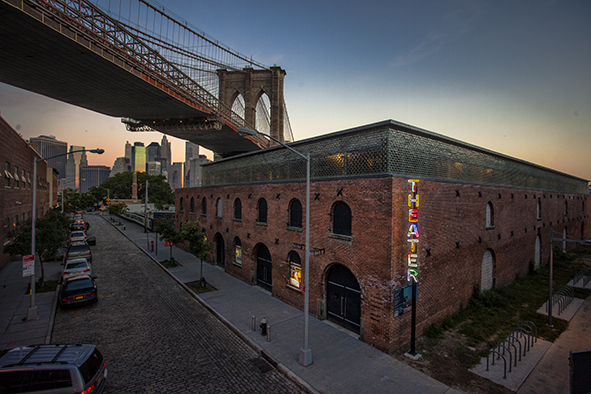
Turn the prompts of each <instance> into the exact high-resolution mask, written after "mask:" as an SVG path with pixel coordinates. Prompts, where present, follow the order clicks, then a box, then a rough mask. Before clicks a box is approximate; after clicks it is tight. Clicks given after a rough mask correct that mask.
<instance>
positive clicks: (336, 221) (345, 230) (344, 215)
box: [332, 201, 351, 236]
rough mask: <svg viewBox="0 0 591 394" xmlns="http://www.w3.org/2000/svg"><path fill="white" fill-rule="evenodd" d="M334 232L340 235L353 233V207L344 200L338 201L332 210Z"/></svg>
mask: <svg viewBox="0 0 591 394" xmlns="http://www.w3.org/2000/svg"><path fill="white" fill-rule="evenodd" d="M332 219H333V226H332V232H333V233H334V234H339V235H349V236H350V235H351V208H349V206H348V205H347V204H345V203H344V202H342V201H339V202H337V203H336V204H335V205H334V207H333V210H332Z"/></svg>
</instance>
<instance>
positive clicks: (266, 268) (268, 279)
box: [257, 245, 273, 292]
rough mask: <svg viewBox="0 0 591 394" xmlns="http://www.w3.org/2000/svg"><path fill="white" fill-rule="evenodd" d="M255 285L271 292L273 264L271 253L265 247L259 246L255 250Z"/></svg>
mask: <svg viewBox="0 0 591 394" xmlns="http://www.w3.org/2000/svg"><path fill="white" fill-rule="evenodd" d="M257 285H258V286H261V287H262V288H263V289H265V290H269V291H271V292H272V291H273V264H272V262H271V253H269V249H267V247H266V246H265V245H260V246H259V247H258V249H257Z"/></svg>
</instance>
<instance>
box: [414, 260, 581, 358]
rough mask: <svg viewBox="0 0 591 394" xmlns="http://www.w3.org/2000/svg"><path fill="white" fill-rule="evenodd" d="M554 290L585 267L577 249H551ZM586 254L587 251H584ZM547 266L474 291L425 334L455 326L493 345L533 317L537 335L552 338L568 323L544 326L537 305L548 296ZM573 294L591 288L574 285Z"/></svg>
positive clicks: (545, 319) (440, 334) (434, 335)
mask: <svg viewBox="0 0 591 394" xmlns="http://www.w3.org/2000/svg"><path fill="white" fill-rule="evenodd" d="M554 253H555V254H554V256H555V257H554V274H553V285H554V286H553V291H554V292H556V291H557V290H558V289H560V288H561V287H562V286H564V285H566V284H567V283H568V281H569V280H570V279H572V278H573V277H574V275H575V274H576V273H577V272H579V271H580V270H581V268H583V267H584V259H576V257H577V253H569V254H565V253H562V251H561V250H556V249H555V250H554ZM585 253H587V254H589V252H585ZM548 273H549V270H548V266H547V265H546V266H543V267H540V268H538V270H537V271H535V272H533V273H531V274H529V275H527V276H524V277H520V278H517V279H516V280H515V281H514V282H513V283H512V284H510V285H508V286H505V287H501V288H497V289H492V290H489V291H485V292H482V293H481V292H480V291H475V293H474V295H473V297H472V298H471V299H470V301H469V302H468V305H467V306H466V307H465V308H463V309H462V310H460V311H458V312H457V313H455V314H453V315H452V316H450V317H448V318H447V319H445V320H443V321H442V322H440V323H435V324H432V325H431V326H430V327H429V328H427V330H425V335H427V336H429V337H432V338H442V337H443V333H444V331H447V330H452V329H457V330H458V332H459V333H460V334H463V335H465V336H466V337H468V338H469V340H470V341H471V342H472V343H486V344H487V347H488V348H490V347H493V346H495V345H496V344H497V343H498V341H499V340H500V339H501V338H504V337H505V336H507V335H508V334H509V333H510V332H511V331H513V330H514V329H515V328H516V327H517V326H518V325H519V324H520V323H521V322H523V321H525V320H529V321H532V322H533V323H534V324H535V325H536V326H537V328H538V336H540V337H542V338H544V339H546V340H549V341H554V340H555V339H556V338H558V336H559V335H560V334H561V333H562V332H563V331H564V330H565V329H566V328H567V326H568V323H567V322H566V321H564V320H561V319H556V318H555V319H553V320H552V322H553V325H554V327H553V328H549V327H548V326H547V322H548V317H547V316H545V315H542V314H539V313H537V309H538V308H539V307H540V306H542V305H543V304H544V302H546V300H547V298H548ZM576 292H577V293H576V294H580V296H581V297H583V298H585V297H587V296H589V294H590V293H591V291H589V290H587V291H585V290H584V289H582V290H581V289H577V290H576Z"/></svg>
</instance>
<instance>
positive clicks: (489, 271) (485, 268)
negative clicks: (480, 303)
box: [480, 249, 495, 291]
mask: <svg viewBox="0 0 591 394" xmlns="http://www.w3.org/2000/svg"><path fill="white" fill-rule="evenodd" d="M494 266H495V257H494V254H493V252H492V251H491V250H490V249H488V250H487V251H486V252H484V256H482V272H481V277H480V291H485V290H490V289H492V288H493V287H494V285H495V280H494Z"/></svg>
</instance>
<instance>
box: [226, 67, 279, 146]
mask: <svg viewBox="0 0 591 394" xmlns="http://www.w3.org/2000/svg"><path fill="white" fill-rule="evenodd" d="M217 73H218V78H219V89H220V92H219V100H220V102H221V103H222V104H224V105H226V106H227V107H228V108H232V104H233V103H234V100H236V97H238V95H240V94H241V95H242V97H243V98H244V106H245V111H244V112H245V113H244V120H245V121H246V123H247V126H246V127H254V125H255V124H256V123H255V122H256V106H257V102H258V100H259V99H260V98H261V96H262V95H263V94H264V93H266V94H267V96H268V97H269V100H270V102H271V133H270V134H271V136H272V137H274V138H277V139H278V140H279V141H281V142H284V140H285V139H284V135H283V130H284V129H283V127H284V117H285V110H284V106H283V80H284V79H285V75H286V72H285V70H282V69H281V67H271V68H270V69H269V70H255V69H253V68H250V67H247V68H244V69H243V70H240V71H228V70H225V69H224V70H217ZM248 125H249V126H248ZM272 145H275V144H274V143H273V142H272Z"/></svg>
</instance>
